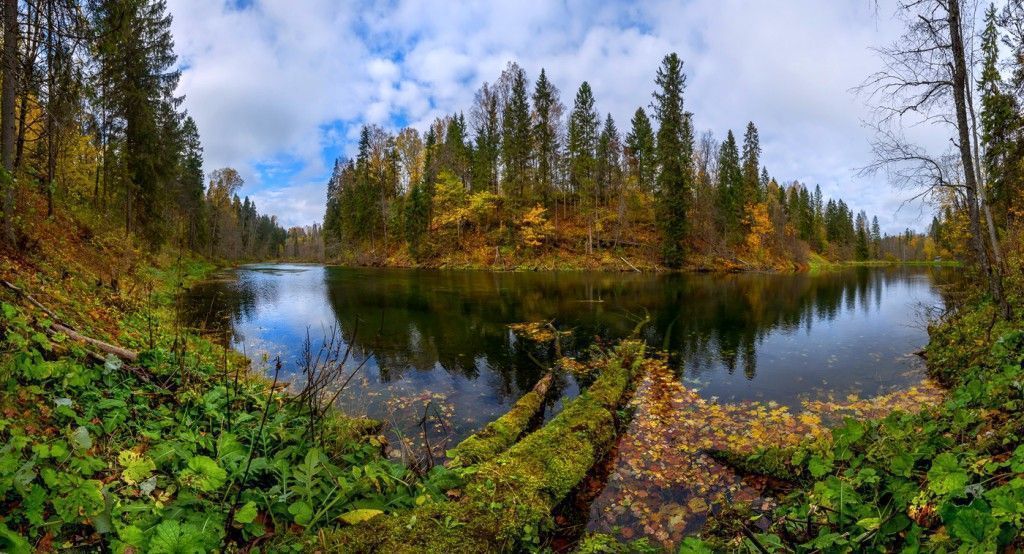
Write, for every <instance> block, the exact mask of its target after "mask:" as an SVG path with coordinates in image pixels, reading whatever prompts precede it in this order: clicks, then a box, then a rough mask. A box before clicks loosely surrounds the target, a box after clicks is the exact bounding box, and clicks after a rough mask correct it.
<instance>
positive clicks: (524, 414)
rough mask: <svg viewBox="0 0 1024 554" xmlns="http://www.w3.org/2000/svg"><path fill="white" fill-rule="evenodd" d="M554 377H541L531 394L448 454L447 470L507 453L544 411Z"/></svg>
mask: <svg viewBox="0 0 1024 554" xmlns="http://www.w3.org/2000/svg"><path fill="white" fill-rule="evenodd" d="M552 379H553V376H552V374H551V373H548V374H547V375H545V376H544V377H541V378H540V380H539V381H537V384H535V385H534V386H533V388H532V389H531V390H530V392H528V393H526V394H524V395H523V396H522V397H521V398H520V399H519V400H517V401H516V403H515V404H513V405H512V409H510V410H509V411H508V413H506V414H505V415H503V416H501V417H499V418H498V419H496V420H494V421H492V422H490V423H488V424H487V426H486V427H484V428H483V429H481V430H480V431H478V432H477V433H474V434H473V435H471V436H469V437H468V438H467V439H465V440H464V441H462V442H460V443H459V444H458V445H456V446H455V448H452V449H451V450H449V451H448V452H447V455H448V462H447V463H446V464H445V465H447V466H448V467H451V468H456V467H466V466H471V465H475V464H479V463H481V462H485V461H487V460H490V459H492V458H494V457H495V456H497V455H498V454H501V453H502V452H504V451H505V450H508V448H509V447H510V446H512V445H513V444H515V442H516V441H517V440H519V437H520V436H522V435H523V433H525V432H526V430H527V428H528V427H529V426H530V422H531V421H534V418H535V417H536V416H537V414H538V413H539V412H540V411H541V410H542V409H543V408H544V399H545V398H546V397H547V394H548V390H549V389H550V388H551V381H552Z"/></svg>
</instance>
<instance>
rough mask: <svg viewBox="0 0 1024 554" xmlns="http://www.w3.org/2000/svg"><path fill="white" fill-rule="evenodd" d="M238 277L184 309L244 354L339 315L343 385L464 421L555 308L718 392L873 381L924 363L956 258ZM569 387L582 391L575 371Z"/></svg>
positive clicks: (249, 273) (513, 384)
mask: <svg viewBox="0 0 1024 554" xmlns="http://www.w3.org/2000/svg"><path fill="white" fill-rule="evenodd" d="M235 274H236V276H237V279H221V280H214V281H211V282H209V283H204V284H201V285H199V286H197V287H195V289H193V290H192V291H191V292H190V293H189V295H188V296H187V298H186V299H185V301H184V302H183V307H182V313H183V315H184V317H185V318H186V320H187V321H189V322H191V324H192V325H193V326H196V327H200V328H205V329H208V330H214V331H227V332H230V333H231V334H232V336H233V341H234V343H235V344H236V346H239V347H241V346H242V345H244V347H245V349H246V350H247V352H249V353H250V354H251V353H253V352H254V351H265V352H268V353H269V354H270V355H271V356H273V355H276V354H280V355H281V356H282V359H283V360H284V361H285V362H286V368H289V367H290V368H292V369H294V367H295V366H294V363H295V361H296V360H297V357H298V353H299V349H300V347H301V345H302V342H303V339H304V338H305V336H306V334H307V332H308V333H309V334H310V335H311V336H313V337H314V339H315V338H317V337H318V336H320V335H322V334H323V332H324V330H325V329H327V328H329V327H330V326H332V325H337V326H339V328H340V330H341V332H342V335H343V336H344V337H345V338H346V340H347V341H348V342H349V343H351V344H352V345H353V347H354V351H355V352H356V354H357V357H358V358H359V359H362V358H363V357H370V360H369V362H368V363H367V365H366V366H365V368H366V373H365V374H364V375H363V376H361V379H357V380H356V385H355V386H354V387H353V388H352V390H351V391H350V394H348V395H347V396H346V397H345V398H344V399H343V402H344V407H345V408H346V409H348V410H350V411H359V412H365V413H368V414H369V415H373V416H380V415H381V414H382V413H384V411H385V410H386V409H387V407H388V400H389V399H391V398H393V396H394V395H395V394H422V393H429V394H437V395H443V397H444V398H445V399H446V401H447V402H450V403H451V407H452V409H453V410H454V421H453V423H454V424H455V428H456V432H457V434H458V435H462V434H465V433H466V432H468V431H471V430H472V429H473V428H474V427H475V426H477V425H479V424H481V423H482V422H484V421H486V420H488V419H490V418H492V417H495V416H497V415H498V414H500V413H502V412H504V410H505V409H506V408H507V406H508V405H509V404H510V403H511V402H512V401H514V400H515V399H516V398H518V396H519V395H520V394H522V393H523V392H524V391H525V390H528V389H529V388H530V387H531V386H532V385H533V383H534V382H535V381H536V380H537V378H538V377H539V376H540V373H541V368H540V366H538V364H537V363H536V362H535V361H534V360H537V361H539V362H541V363H542V364H546V363H549V362H551V361H552V360H553V357H554V352H553V349H551V348H540V347H538V346H537V345H535V344H532V343H527V342H524V341H522V340H520V339H518V338H517V337H516V336H515V335H513V334H512V333H510V332H509V329H508V327H507V325H508V324H509V323H515V322H522V321H541V320H554V322H555V324H556V325H557V326H558V327H559V328H562V329H568V330H571V337H570V340H568V341H567V342H566V343H565V344H564V345H563V346H564V347H565V349H566V350H567V351H569V352H570V353H574V352H580V351H583V350H585V349H586V348H588V347H589V346H590V345H591V344H592V342H593V340H594V337H602V338H604V339H606V340H614V339H616V338H619V337H623V336H626V335H628V334H629V333H630V332H631V331H632V330H633V329H634V327H635V325H636V322H637V321H638V320H639V319H641V318H643V317H645V315H646V314H649V315H650V318H651V322H650V324H649V325H647V326H645V327H644V328H643V331H642V333H643V338H644V339H645V340H647V341H648V343H650V344H651V345H653V346H655V347H657V348H664V349H666V350H668V351H669V352H671V353H672V361H673V367H675V368H677V370H678V372H679V375H680V378H682V379H684V380H685V381H686V383H687V384H688V385H690V386H696V387H698V388H700V389H701V391H702V393H703V394H705V395H707V396H716V397H719V398H720V399H722V400H748V399H770V400H776V401H778V402H780V403H785V404H791V405H792V404H796V403H797V402H798V401H799V398H800V397H801V396H802V395H808V394H811V395H813V394H818V393H820V392H821V391H834V392H836V393H838V394H844V395H845V394H847V393H850V392H857V393H860V394H864V395H868V394H876V393H878V392H881V391H884V390H888V389H889V388H892V387H894V386H899V385H902V384H904V383H907V382H909V381H911V380H913V379H915V378H916V377H917V376H916V374H914V371H913V368H914V364H913V363H912V361H911V360H910V359H908V356H907V354H908V353H909V352H912V351H914V350H916V349H917V348H920V347H921V346H922V345H923V344H924V343H925V341H926V335H925V331H924V329H923V328H922V326H921V325H920V324H919V321H918V314H919V308H920V306H922V305H925V306H927V305H935V304H939V303H941V301H942V300H941V294H940V288H939V285H940V284H942V283H945V282H948V281H949V280H950V279H951V278H952V277H953V275H955V273H952V272H951V271H950V270H939V269H932V268H884V269H868V268H859V269H852V270H848V271H843V272H835V273H825V274H821V275H806V274H800V275H770V274H736V275H691V274H665V275H647V274H612V273H547V272H538V273H490V272H476V271H430V270H398V269H349V268H333V267H330V268H328V267H322V266H306V265H273V266H248V267H245V268H243V269H241V270H238V271H237V272H235ZM560 387H561V388H562V392H563V393H565V394H567V395H570V396H571V395H573V394H575V390H576V384H575V383H574V382H573V381H572V380H571V379H569V378H565V379H563V380H562V382H561V383H560Z"/></svg>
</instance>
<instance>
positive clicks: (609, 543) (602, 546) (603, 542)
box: [573, 533, 662, 554]
mask: <svg viewBox="0 0 1024 554" xmlns="http://www.w3.org/2000/svg"><path fill="white" fill-rule="evenodd" d="M661 551H662V550H661V549H660V548H658V547H656V546H654V545H652V544H651V543H650V541H648V540H647V539H639V540H635V541H629V542H623V541H620V540H619V539H617V538H615V537H614V536H613V535H609V534H606V533H593V534H589V535H587V536H586V537H583V540H581V541H580V543H579V544H578V545H577V546H576V550H574V551H573V552H575V553H576V554H648V553H650V554H653V553H655V552H661Z"/></svg>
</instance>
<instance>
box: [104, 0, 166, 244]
mask: <svg viewBox="0 0 1024 554" xmlns="http://www.w3.org/2000/svg"><path fill="white" fill-rule="evenodd" d="M93 13H94V15H95V21H96V23H95V25H96V32H97V36H98V42H97V52H98V57H99V61H100V63H101V64H102V65H103V67H104V68H105V70H106V71H107V72H108V74H109V78H110V90H108V91H107V92H108V97H109V98H110V99H111V100H112V103H113V104H115V106H114V108H115V110H114V111H116V112H117V113H118V114H119V115H120V117H121V118H122V119H123V129H124V153H125V156H124V163H125V165H126V167H125V168H124V169H125V174H126V175H127V179H126V180H125V189H124V210H125V212H124V222H125V230H126V231H128V232H131V231H132V230H133V229H134V228H135V227H140V228H141V230H142V232H143V234H144V235H145V236H146V237H147V238H148V239H149V240H150V242H151V243H154V244H157V243H160V242H162V241H163V239H164V237H165V233H166V226H165V225H164V224H163V223H162V222H165V221H166V218H165V217H163V216H164V209H165V208H166V206H167V196H166V191H167V190H168V186H167V185H168V179H169V178H170V177H173V175H174V172H173V169H172V168H170V167H168V164H169V163H171V162H173V161H176V159H177V156H176V155H168V154H167V153H166V152H165V151H162V147H163V146H164V144H162V143H161V131H165V130H167V129H168V126H167V125H161V122H160V119H161V111H162V110H170V111H173V109H174V107H176V106H177V105H178V104H179V103H180V101H181V99H180V98H177V97H175V96H174V90H175V88H176V87H177V84H178V79H179V77H180V72H179V71H178V69H177V68H176V64H177V56H176V55H175V54H174V39H173V38H172V36H171V16H170V15H169V14H168V13H167V6H166V2H164V0H130V1H116V0H99V1H97V2H96V4H95V5H94V6H93ZM164 113H165V114H166V113H167V111H164ZM165 121H166V118H165Z"/></svg>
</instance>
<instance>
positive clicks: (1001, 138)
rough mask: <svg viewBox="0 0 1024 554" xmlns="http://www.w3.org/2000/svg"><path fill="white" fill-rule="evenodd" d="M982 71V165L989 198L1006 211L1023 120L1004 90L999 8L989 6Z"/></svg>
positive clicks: (983, 45) (982, 40) (982, 43)
mask: <svg viewBox="0 0 1024 554" xmlns="http://www.w3.org/2000/svg"><path fill="white" fill-rule="evenodd" d="M981 48H982V56H983V61H982V71H981V79H980V82H979V83H978V88H979V89H980V90H981V144H982V146H983V152H984V159H983V167H984V169H985V174H986V177H987V179H986V180H987V183H986V185H987V186H986V187H985V192H986V193H987V194H986V200H987V201H988V202H989V203H991V204H996V205H1001V206H1002V207H1003V209H1004V210H1005V209H1006V207H1007V205H1006V200H1007V198H1008V196H1009V195H1010V194H1009V193H1010V189H1011V187H1012V186H1013V185H1012V184H1011V183H1012V182H1013V181H1015V180H1016V179H1019V177H1020V173H1019V170H1018V171H1016V172H1015V171H1014V170H1015V169H1016V168H1017V167H1018V166H1019V164H1015V163H1011V162H1012V161H1013V160H1011V158H1016V157H1019V154H1018V150H1019V147H1018V146H1017V144H1018V140H1017V138H1016V137H1017V136H1018V135H1019V133H1020V129H1021V121H1020V116H1019V115H1018V113H1019V110H1018V106H1017V102H1016V99H1015V98H1014V96H1013V95H1011V94H1008V93H1006V92H1003V91H1002V90H1001V88H1002V86H1003V82H1002V77H1001V75H1000V73H999V68H998V66H997V64H998V63H999V30H998V28H997V21H996V8H995V6H994V5H990V6H989V8H988V11H986V13H985V30H984V31H983V32H982V35H981Z"/></svg>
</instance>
